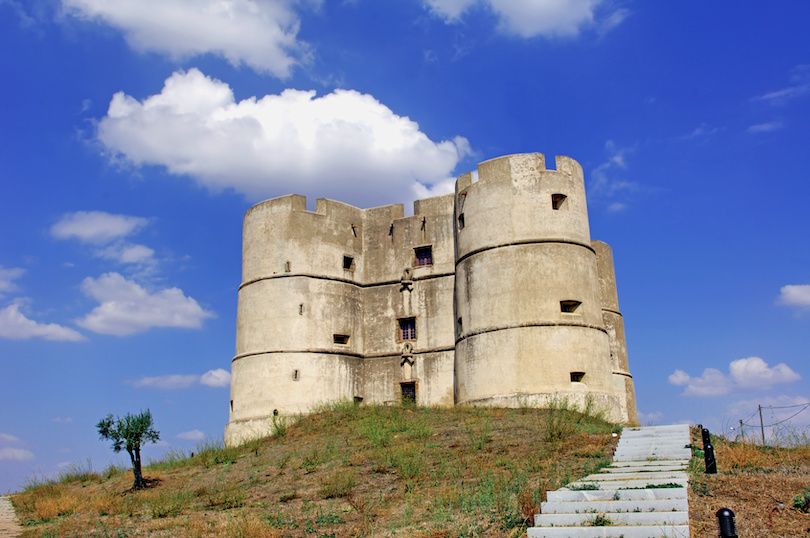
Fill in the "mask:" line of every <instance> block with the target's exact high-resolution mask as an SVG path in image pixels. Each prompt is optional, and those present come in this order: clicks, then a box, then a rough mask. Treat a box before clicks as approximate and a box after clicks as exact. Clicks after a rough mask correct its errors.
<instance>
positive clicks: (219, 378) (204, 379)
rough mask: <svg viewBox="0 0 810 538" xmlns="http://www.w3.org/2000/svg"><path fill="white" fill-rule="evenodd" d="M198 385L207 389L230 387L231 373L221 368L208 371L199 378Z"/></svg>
mask: <svg viewBox="0 0 810 538" xmlns="http://www.w3.org/2000/svg"><path fill="white" fill-rule="evenodd" d="M200 383H202V384H203V385H208V386H209V387H229V386H230V385H231V373H230V372H228V371H227V370H223V369H222V368H217V369H216V370H209V371H207V372H205V373H204V374H203V375H202V376H201V377H200Z"/></svg>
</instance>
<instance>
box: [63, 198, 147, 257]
mask: <svg viewBox="0 0 810 538" xmlns="http://www.w3.org/2000/svg"><path fill="white" fill-rule="evenodd" d="M148 223H149V220H148V219H145V218H143V217H133V216H130V215H113V214H111V213H105V212H104V211H76V212H75V213H65V214H64V215H62V217H61V218H60V219H59V221H57V222H56V224H54V225H53V226H51V229H50V233H51V236H53V237H55V238H57V239H76V240H78V241H80V242H82V243H85V244H89V245H91V248H92V249H93V252H94V254H95V255H96V256H99V257H101V258H105V259H108V260H113V261H116V262H118V263H122V264H137V265H142V266H143V265H151V266H154V265H155V264H156V263H157V261H156V260H155V259H154V254H155V251H154V250H152V249H151V248H149V247H146V246H144V245H137V244H134V243H130V242H129V241H127V240H126V239H125V238H126V237H129V236H131V235H134V234H136V233H138V232H139V231H141V229H143V228H144V226H146V225H147V224H148Z"/></svg>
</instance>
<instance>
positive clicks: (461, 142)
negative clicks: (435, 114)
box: [97, 69, 470, 203]
mask: <svg viewBox="0 0 810 538" xmlns="http://www.w3.org/2000/svg"><path fill="white" fill-rule="evenodd" d="M97 136H98V139H99V141H100V142H101V143H103V144H104V145H105V146H106V147H107V149H108V150H109V152H110V153H111V154H113V155H115V156H121V155H122V156H124V157H125V158H126V159H127V160H128V161H130V162H131V163H133V164H135V165H142V164H153V165H159V166H165V167H166V168H167V169H168V171H169V172H170V173H172V174H176V175H188V176H192V177H194V178H195V179H196V180H197V181H199V182H200V183H201V184H202V185H205V186H206V187H208V188H210V189H212V190H219V189H226V188H233V189H235V190H237V191H239V192H242V193H244V194H246V195H248V196H250V197H252V198H259V197H266V196H268V195H269V196H277V195H280V194H287V193H289V192H292V191H295V192H297V193H300V194H308V193H309V194H317V195H319V196H331V197H334V198H338V199H341V200H345V199H346V197H347V192H346V191H347V190H351V191H352V192H353V193H355V196H354V197H355V201H354V203H358V201H357V199H358V198H363V200H364V201H374V203H378V202H380V200H384V201H386V202H389V201H394V200H397V201H401V198H402V192H403V191H407V190H411V191H412V192H413V191H414V190H415V189H416V188H418V186H419V185H422V186H430V185H435V184H437V183H441V182H443V181H446V180H448V179H450V177H451V176H452V171H453V169H454V168H455V166H456V164H457V163H458V162H459V160H460V159H461V158H463V157H464V156H465V155H468V154H469V153H470V146H469V143H468V141H467V140H466V139H465V138H463V137H456V138H455V139H453V140H452V141H450V140H445V141H442V142H439V143H435V142H433V141H431V140H430V139H429V138H428V137H427V136H426V135H425V134H424V133H422V132H421V131H420V130H419V125H418V124H417V123H416V122H414V121H411V120H410V119H409V118H407V117H403V116H398V115H397V114H395V113H394V112H392V111H391V110H390V109H389V108H388V107H386V106H385V105H383V104H382V103H380V102H379V101H377V100H376V99H375V98H374V97H372V96H371V95H367V94H361V93H358V92H356V91H352V90H335V91H334V92H333V93H330V94H327V95H324V96H322V97H315V91H299V90H293V89H288V90H284V91H283V92H282V93H281V94H280V95H266V96H264V97H262V98H261V99H256V98H250V99H245V100H243V101H240V102H238V103H237V102H235V100H234V95H233V92H232V91H231V89H230V87H229V86H228V85H227V84H225V83H223V82H221V81H219V80H215V79H212V78H209V77H206V76H205V75H203V73H201V72H200V71H199V70H197V69H191V70H189V71H188V72H176V73H174V74H173V75H171V76H170V77H169V78H168V79H167V80H166V83H165V85H164V87H163V90H162V91H161V93H160V94H158V95H153V96H151V97H148V98H146V99H144V100H143V101H141V102H139V101H137V100H136V99H134V98H133V97H130V96H128V95H126V94H124V93H123V92H119V93H117V94H115V96H113V99H112V101H111V102H110V107H109V110H108V113H107V115H106V116H105V117H104V118H102V119H101V120H100V121H99V123H98V133H97Z"/></svg>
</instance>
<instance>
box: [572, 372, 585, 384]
mask: <svg viewBox="0 0 810 538" xmlns="http://www.w3.org/2000/svg"><path fill="white" fill-rule="evenodd" d="M584 378H585V372H571V383H583V379H584Z"/></svg>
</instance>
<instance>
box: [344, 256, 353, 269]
mask: <svg viewBox="0 0 810 538" xmlns="http://www.w3.org/2000/svg"><path fill="white" fill-rule="evenodd" d="M343 270H344V271H354V258H352V257H351V256H343Z"/></svg>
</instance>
